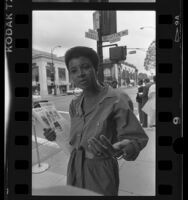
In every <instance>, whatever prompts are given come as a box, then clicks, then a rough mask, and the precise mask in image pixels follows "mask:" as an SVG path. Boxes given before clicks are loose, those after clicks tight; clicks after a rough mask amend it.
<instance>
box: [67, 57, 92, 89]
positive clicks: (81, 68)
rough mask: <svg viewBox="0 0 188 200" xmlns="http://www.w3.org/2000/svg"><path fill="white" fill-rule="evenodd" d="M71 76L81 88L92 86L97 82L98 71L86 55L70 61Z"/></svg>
mask: <svg viewBox="0 0 188 200" xmlns="http://www.w3.org/2000/svg"><path fill="white" fill-rule="evenodd" d="M69 73H70V78H71V79H72V81H73V82H74V84H75V85H76V87H79V88H81V89H83V90H84V89H87V88H91V87H92V86H93V85H94V84H95V83H96V71H95V69H94V66H93V64H92V62H91V61H90V60H89V59H88V58H86V57H78V58H73V59H71V60H70V61H69Z"/></svg>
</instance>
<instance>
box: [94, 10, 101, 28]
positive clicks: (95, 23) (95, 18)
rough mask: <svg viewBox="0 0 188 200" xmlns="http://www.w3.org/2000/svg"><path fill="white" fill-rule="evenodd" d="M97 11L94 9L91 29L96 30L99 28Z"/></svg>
mask: <svg viewBox="0 0 188 200" xmlns="http://www.w3.org/2000/svg"><path fill="white" fill-rule="evenodd" d="M99 26H100V25H99V11H95V12H94V13H93V29H94V30H97V29H99Z"/></svg>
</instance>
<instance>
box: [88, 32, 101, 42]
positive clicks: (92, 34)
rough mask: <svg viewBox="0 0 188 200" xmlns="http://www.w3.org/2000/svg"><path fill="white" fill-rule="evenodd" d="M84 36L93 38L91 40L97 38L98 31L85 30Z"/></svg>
mask: <svg viewBox="0 0 188 200" xmlns="http://www.w3.org/2000/svg"><path fill="white" fill-rule="evenodd" d="M85 37H87V38H90V39H93V40H99V37H98V33H97V32H96V33H94V32H85Z"/></svg>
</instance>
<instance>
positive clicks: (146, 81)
mask: <svg viewBox="0 0 188 200" xmlns="http://www.w3.org/2000/svg"><path fill="white" fill-rule="evenodd" d="M151 85H152V82H150V79H149V78H146V79H144V87H143V94H142V95H141V97H142V108H143V107H144V105H145V104H146V102H147V101H148V91H149V88H150V86H151ZM142 111H143V110H142ZM142 115H143V116H142V120H143V124H142V126H143V127H144V128H146V127H148V123H147V122H148V116H147V114H146V113H145V112H142Z"/></svg>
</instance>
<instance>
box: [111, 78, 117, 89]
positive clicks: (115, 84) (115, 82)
mask: <svg viewBox="0 0 188 200" xmlns="http://www.w3.org/2000/svg"><path fill="white" fill-rule="evenodd" d="M117 85H118V82H117V81H116V80H113V81H112V83H111V86H112V87H113V88H117Z"/></svg>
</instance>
